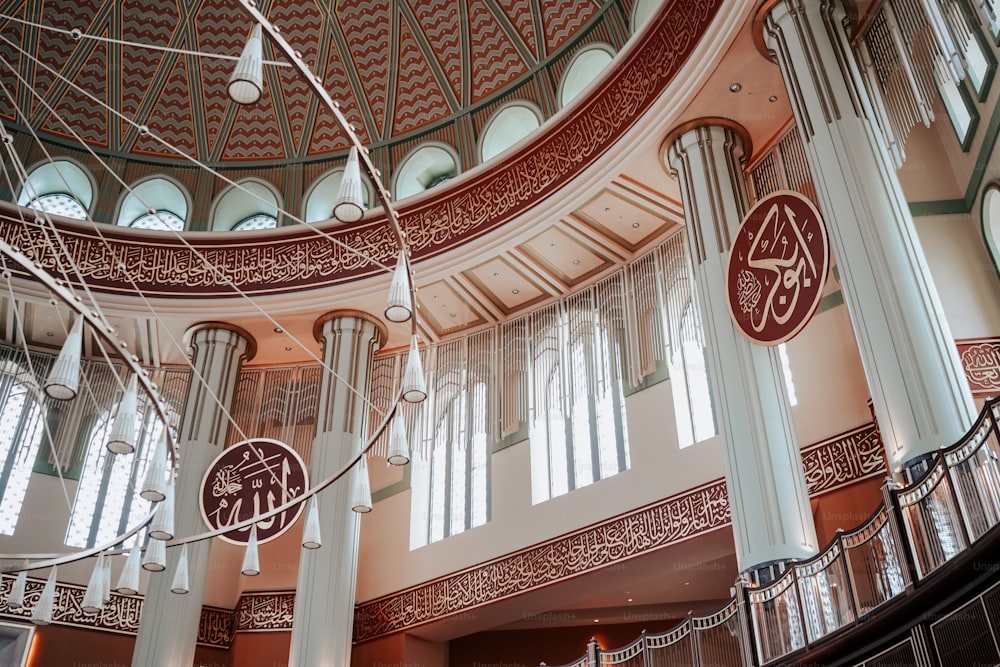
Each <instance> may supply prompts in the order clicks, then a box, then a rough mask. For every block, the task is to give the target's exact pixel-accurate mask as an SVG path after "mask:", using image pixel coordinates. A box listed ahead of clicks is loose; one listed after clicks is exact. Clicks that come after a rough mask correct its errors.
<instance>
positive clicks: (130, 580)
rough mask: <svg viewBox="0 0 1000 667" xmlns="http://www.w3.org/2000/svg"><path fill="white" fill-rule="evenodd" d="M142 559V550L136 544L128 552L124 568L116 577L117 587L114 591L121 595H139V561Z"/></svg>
mask: <svg viewBox="0 0 1000 667" xmlns="http://www.w3.org/2000/svg"><path fill="white" fill-rule="evenodd" d="M141 557H142V549H140V548H139V545H138V544H136V545H135V546H134V547H132V551H130V552H128V558H126V559H125V567H124V568H122V573H121V574H120V575H118V585H117V586H115V590H116V591H117V592H119V593H121V594H122V595H138V593H139V559H140V558H141Z"/></svg>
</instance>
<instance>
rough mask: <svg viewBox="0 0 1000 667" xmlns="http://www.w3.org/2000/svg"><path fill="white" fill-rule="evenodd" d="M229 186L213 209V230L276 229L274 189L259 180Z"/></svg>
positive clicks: (276, 208) (276, 199)
mask: <svg viewBox="0 0 1000 667" xmlns="http://www.w3.org/2000/svg"><path fill="white" fill-rule="evenodd" d="M237 185H238V186H239V187H236V186H230V187H229V188H227V189H226V190H225V192H223V193H222V195H221V196H220V197H219V199H218V200H217V201H216V202H215V207H214V208H213V209H212V229H213V230H216V231H230V230H232V231H250V230H254V229H271V228H274V227H277V226H278V207H279V206H280V202H279V200H278V194H277V192H276V191H275V190H274V188H273V187H272V186H271V185H269V184H267V183H265V182H263V181H260V180H256V179H247V180H244V181H240V182H239V183H238V184H237Z"/></svg>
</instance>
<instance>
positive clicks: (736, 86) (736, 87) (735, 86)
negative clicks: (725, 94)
mask: <svg viewBox="0 0 1000 667" xmlns="http://www.w3.org/2000/svg"><path fill="white" fill-rule="evenodd" d="M741 90H743V84H742V83H740V82H739V81H737V82H735V83H731V84H729V92H731V93H738V92H740V91H741Z"/></svg>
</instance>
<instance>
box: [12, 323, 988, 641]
mask: <svg viewBox="0 0 1000 667" xmlns="http://www.w3.org/2000/svg"><path fill="white" fill-rule="evenodd" d="M998 343H1000V341H998ZM881 447H882V443H881V439H880V438H879V437H878V431H877V429H876V428H875V425H874V423H869V424H865V425H862V426H859V427H857V428H854V429H850V430H848V431H845V432H844V433H840V434H838V435H835V436H833V437H831V438H828V439H827V440H824V441H821V442H817V443H815V444H812V445H809V446H807V447H804V448H803V449H802V456H803V463H804V466H805V468H806V478H807V480H808V482H809V492H810V495H812V496H817V495H821V494H823V493H827V492H829V491H833V490H835V489H837V488H842V487H843V486H845V485H847V484H852V483H854V482H857V481H860V480H862V479H868V478H870V477H874V476H877V475H884V474H885V470H886V469H885V465H884V459H883V458H882V457H881V452H880V450H881ZM876 450H879V451H876ZM876 460H881V461H882V463H881V464H880V465H877V466H876V465H875V462H876ZM811 462H815V463H811ZM830 463H833V464H834V465H835V466H839V467H837V468H830V467H829V464H830ZM820 464H822V467H823V471H822V472H821V474H812V473H811V472H810V470H811V467H810V466H814V465H815V466H819V465H820ZM699 509H700V510H714V511H709V512H708V516H709V517H710V518H711V519H712V521H711V522H710V523H708V524H706V525H705V526H704V527H703V528H701V529H697V530H691V529H689V527H690V526H691V525H693V522H687V523H686V524H685V526H684V528H682V529H681V530H680V531H679V532H675V533H673V534H672V537H671V538H669V539H664V540H662V541H660V542H656V543H651V544H648V545H643V544H640V543H635V544H633V545H631V546H629V545H627V544H625V543H622V544H619V545H616V546H617V547H618V548H617V549H616V550H614V551H611V550H606V551H605V552H604V554H603V559H602V560H599V561H598V560H592V561H589V562H587V563H585V564H584V566H583V567H580V568H578V569H571V570H567V571H565V572H563V573H562V574H560V575H557V576H556V575H552V574H551V573H550V575H549V576H543V577H538V578H537V580H536V581H535V582H534V583H533V584H532V585H530V586H525V587H521V588H518V589H516V590H512V591H509V592H507V593H506V594H503V595H482V596H480V597H479V598H467V599H463V600H460V601H459V603H458V604H455V605H454V606H453V607H452V608H449V609H445V610H436V612H439V613H432V614H423V615H421V616H411V617H410V618H409V619H406V620H404V619H403V616H402V615H401V614H397V613H395V611H392V612H391V613H390V614H379V613H378V611H379V610H398V609H400V608H402V607H403V606H404V605H405V604H409V603H410V601H412V600H415V599H423V600H426V599H433V598H434V597H438V594H439V593H440V592H441V590H442V588H447V586H448V584H449V582H456V581H458V580H460V579H461V578H465V579H466V580H468V579H469V578H476V577H487V578H488V577H489V576H491V575H490V574H489V570H490V568H494V569H496V568H501V569H502V568H504V567H509V566H510V565H511V564H513V563H515V561H516V560H524V559H525V558H527V559H529V560H530V558H531V557H534V556H538V555H539V554H546V555H554V556H556V557H559V556H560V554H563V553H566V552H568V551H569V550H570V549H571V548H572V547H573V546H574V545H576V544H580V543H584V544H596V543H599V542H600V540H598V539H596V538H597V537H599V536H600V535H599V533H600V532H601V531H606V530H608V529H609V528H611V527H615V526H618V527H621V529H622V530H621V531H620V534H622V535H627V534H629V533H630V527H636V526H656V525H658V524H659V525H662V523H663V517H664V516H667V517H674V518H676V516H678V512H679V513H680V514H684V512H685V511H687V510H699ZM675 523H676V522H675ZM729 524H730V518H729V503H728V499H727V497H726V490H725V482H724V480H721V479H720V480H714V481H712V482H708V483H706V484H703V485H701V486H699V487H696V488H694V489H689V490H687V491H683V492H681V493H678V494H675V495H673V496H670V497H669V498H665V499H663V500H660V501H657V502H655V503H651V504H649V505H646V506H644V507H641V508H638V509H635V510H632V511H630V512H626V513H624V514H620V515H618V516H616V517H612V518H609V519H606V520H604V521H601V522H598V523H596V524H592V525H590V526H587V527H585V528H581V529H579V530H576V531H573V532H570V533H566V534H564V535H561V536H558V537H555V538H552V539H550V540H547V541H546V542H542V543H540V544H536V545H533V546H531V547H527V548H525V549H522V550H520V551H516V552H513V553H510V554H506V555H504V556H501V557H499V558H495V559H493V560H490V561H486V562H484V563H480V564H478V565H475V566H472V567H469V568H466V569H464V570H461V571H459V572H455V573H451V574H448V575H445V576H443V577H439V578H438V579H434V580H431V581H428V582H424V583H422V584H418V585H416V586H413V587H411V588H408V589H405V590H402V591H398V592H396V593H391V594H389V595H386V596H383V597H380V598H376V599H374V600H370V601H367V602H363V603H361V604H358V605H356V606H355V625H354V627H355V637H354V639H355V642H363V641H368V640H371V639H376V638H378V637H381V636H385V635H388V634H392V633H395V632H399V631H401V630H405V629H408V628H411V627H415V626H418V625H424V624H426V623H430V622H432V621H436V620H440V619H442V618H445V617H448V616H453V615H455V614H457V613H461V612H464V611H467V610H469V609H472V608H475V607H481V606H484V605H486V604H490V603H493V602H496V601H498V600H501V599H505V598H508V597H513V596H515V595H519V594H521V593H524V592H527V591H530V590H537V589H540V588H543V587H546V586H550V585H552V584H555V583H558V582H561V581H565V580H568V579H571V578H573V577H576V576H579V575H581V574H586V573H588V572H592V571H595V570H597V569H600V568H601V567H606V566H608V565H611V564H614V563H620V562H623V561H626V560H629V559H631V558H635V557H637V556H640V555H644V554H646V553H651V552H653V551H657V550H660V549H663V548H666V547H668V546H672V545H675V544H679V543H681V542H685V541H688V540H690V539H693V538H696V537H698V536H700V535H705V534H707V533H710V532H712V531H715V530H719V529H721V528H725V527H726V526H728V525H729ZM494 574H496V572H494ZM494 580H498V579H497V578H496V577H494ZM12 583H13V577H12V576H11V575H7V574H5V575H3V578H2V581H0V600H6V597H7V593H8V592H9V590H10V586H11V584H12ZM43 585H44V581H42V580H36V579H30V580H29V581H28V587H27V591H26V598H27V599H26V602H27V603H28V604H27V606H26V608H24V609H21V610H19V611H15V610H11V609H9V608H7V607H6V605H5V604H4V603H3V602H0V617H4V618H12V619H17V620H22V621H26V620H27V619H28V618H29V617H30V609H31V608H32V606H33V601H32V598H34V599H37V597H38V596H39V595H40V594H41V589H42V586H43ZM472 588H474V587H472ZM84 592H85V588H84V587H83V586H78V585H75V584H59V585H58V587H57V592H56V609H55V612H54V616H53V622H54V623H56V624H61V625H69V626H76V627H83V628H88V629H93V630H101V631H104V632H115V633H121V634H133V635H134V634H135V633H136V632H138V629H139V617H140V614H141V608H142V602H143V600H142V598H139V597H131V596H123V595H118V594H117V593H113V594H112V597H111V601H110V603H109V604H108V605H107V606H106V607H105V610H104V611H103V612H102V613H101V614H100V615H97V616H86V615H84V614H83V613H82V612H81V611H80V605H81V604H82V600H83V594H84ZM294 595H295V593H294V591H274V592H256V593H245V594H243V595H242V596H241V597H240V601H239V603H238V605H237V608H236V609H235V610H227V609H219V608H215V607H203V608H202V613H201V622H200V624H199V632H198V643H199V644H202V645H205V646H213V647H221V648H228V647H229V646H230V645H231V644H232V640H233V638H234V636H235V634H236V633H243V632H286V631H288V630H290V629H291V622H290V621H289V619H288V615H287V614H285V613H281V614H276V615H275V616H274V617H273V618H257V617H254V616H252V615H249V614H247V613H245V612H246V609H247V606H248V605H249V604H250V603H251V601H252V600H253V599H260V598H265V599H274V601H275V604H273V605H271V606H272V607H273V608H274V610H276V611H282V610H284V609H285V607H286V605H285V604H279V603H280V602H281V601H282V600H284V601H286V602H287V599H288V598H291V597H294ZM412 608H414V609H419V608H420V606H419V605H413V606H412ZM425 609H426V607H425ZM241 611H242V612H243V613H241Z"/></svg>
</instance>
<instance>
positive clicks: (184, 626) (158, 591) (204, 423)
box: [132, 322, 254, 667]
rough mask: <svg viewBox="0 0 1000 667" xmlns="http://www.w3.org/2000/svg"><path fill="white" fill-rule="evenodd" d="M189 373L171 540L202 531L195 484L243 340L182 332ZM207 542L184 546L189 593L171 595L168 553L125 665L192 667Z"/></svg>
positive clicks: (213, 328) (215, 327) (222, 415)
mask: <svg viewBox="0 0 1000 667" xmlns="http://www.w3.org/2000/svg"><path fill="white" fill-rule="evenodd" d="M188 335H189V339H190V341H189V344H190V348H191V366H192V369H193V375H192V379H191V385H190V387H189V388H188V394H187V400H186V401H185V404H184V414H183V417H182V419H181V423H180V429H179V434H178V435H179V437H178V446H179V448H180V469H179V470H178V473H177V480H176V487H175V491H174V499H175V509H174V517H175V518H174V534H175V535H177V536H178V537H183V536H186V535H193V534H196V533H201V532H204V531H205V530H206V526H205V523H204V521H203V520H202V518H201V509H200V508H199V506H198V498H199V497H200V496H201V480H202V478H203V477H204V475H205V471H206V470H208V466H209V465H210V464H211V463H212V460H213V459H214V458H215V457H216V456H218V455H219V454H220V453H221V452H222V449H223V447H224V446H225V443H226V433H227V430H228V427H229V420H228V418H227V416H226V413H227V411H228V410H229V408H230V407H231V406H232V402H233V396H234V393H235V388H236V380H237V377H238V375H239V371H240V366H241V364H242V362H243V361H244V360H245V359H249V358H251V357H252V356H253V352H254V347H253V346H254V343H253V338H252V337H250V335H249V334H247V333H246V332H243V331H242V330H239V329H237V328H236V327H231V326H229V325H223V324H219V323H214V322H213V323H208V324H201V325H197V326H196V327H194V328H193V329H191V330H190V331H189V332H188ZM210 549H211V540H205V541H202V542H195V543H193V544H190V545H188V568H189V570H188V571H189V591H190V592H189V593H187V594H186V595H178V594H176V593H172V592H171V591H170V583H171V579H172V577H173V572H174V571H175V569H176V567H177V560H178V557H179V555H180V550H179V549H177V548H172V549H168V550H167V569H166V571H164V572H160V573H157V574H151V575H150V576H149V580H148V581H149V583H148V586H147V590H146V598H145V600H144V601H143V606H142V620H141V624H140V626H139V635H138V637H137V638H136V643H135V651H134V653H133V657H132V664H133V665H134V666H135V667H191V665H192V664H193V663H194V651H195V644H196V642H197V639H198V623H199V621H200V620H201V606H202V597H203V595H204V591H205V575H206V574H207V572H208V556H209V552H210Z"/></svg>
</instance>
